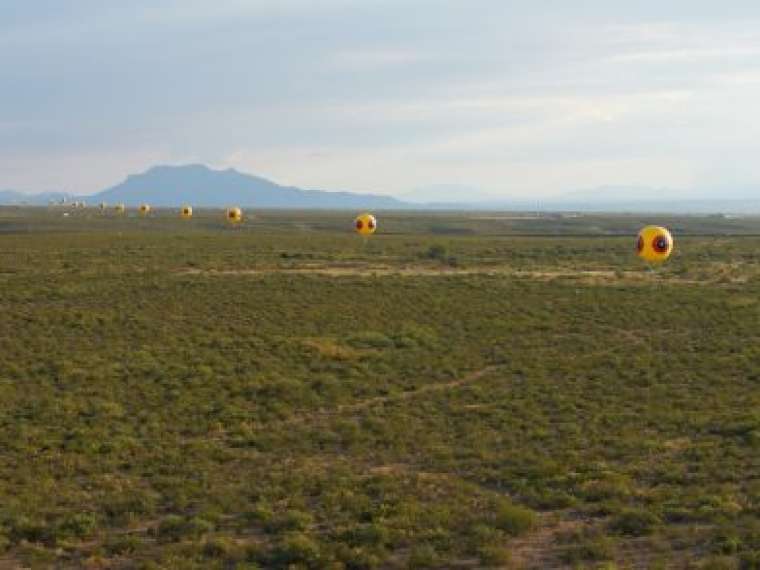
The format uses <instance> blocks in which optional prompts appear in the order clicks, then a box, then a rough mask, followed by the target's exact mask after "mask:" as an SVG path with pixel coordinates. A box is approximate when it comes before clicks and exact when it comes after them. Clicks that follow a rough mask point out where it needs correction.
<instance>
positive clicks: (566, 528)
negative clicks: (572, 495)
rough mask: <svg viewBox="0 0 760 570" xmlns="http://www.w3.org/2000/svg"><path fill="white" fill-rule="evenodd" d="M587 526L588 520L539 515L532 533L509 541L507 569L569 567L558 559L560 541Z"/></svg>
mask: <svg viewBox="0 0 760 570" xmlns="http://www.w3.org/2000/svg"><path fill="white" fill-rule="evenodd" d="M588 524H589V521H585V520H583V519H580V518H570V517H567V516H563V515H562V514H560V513H542V514H540V515H539V518H538V524H537V525H536V528H535V529H534V530H533V531H532V532H530V533H528V534H526V535H524V536H521V537H519V538H516V539H514V540H512V541H510V543H509V545H508V547H509V551H510V554H511V560H510V562H511V567H512V568H515V569H519V570H539V569H553V568H570V566H568V565H566V564H564V563H563V562H562V561H561V560H560V558H559V553H560V547H561V545H560V539H561V537H562V535H564V534H567V533H570V532H572V531H575V530H578V529H580V528H581V527H583V526H586V525H588Z"/></svg>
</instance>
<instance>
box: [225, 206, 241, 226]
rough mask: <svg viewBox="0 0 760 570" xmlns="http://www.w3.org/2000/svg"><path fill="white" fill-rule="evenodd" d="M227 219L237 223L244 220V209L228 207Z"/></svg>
mask: <svg viewBox="0 0 760 570" xmlns="http://www.w3.org/2000/svg"><path fill="white" fill-rule="evenodd" d="M227 221H228V222H230V223H231V224H237V223H239V222H242V221H243V210H241V209H240V208H227Z"/></svg>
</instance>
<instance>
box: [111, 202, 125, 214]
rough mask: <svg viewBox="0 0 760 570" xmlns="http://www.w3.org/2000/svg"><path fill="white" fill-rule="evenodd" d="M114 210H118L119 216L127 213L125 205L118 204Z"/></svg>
mask: <svg viewBox="0 0 760 570" xmlns="http://www.w3.org/2000/svg"><path fill="white" fill-rule="evenodd" d="M114 210H116V213H117V214H123V213H124V212H126V211H127V207H126V206H125V205H124V204H116V206H114Z"/></svg>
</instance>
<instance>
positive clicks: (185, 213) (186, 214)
mask: <svg viewBox="0 0 760 570" xmlns="http://www.w3.org/2000/svg"><path fill="white" fill-rule="evenodd" d="M179 215H180V217H181V218H182V219H183V220H189V219H190V218H192V217H193V208H192V207H191V206H182V210H181V211H180V213H179Z"/></svg>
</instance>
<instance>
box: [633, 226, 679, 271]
mask: <svg viewBox="0 0 760 570" xmlns="http://www.w3.org/2000/svg"><path fill="white" fill-rule="evenodd" d="M636 252H637V253H638V255H639V257H640V258H641V259H643V260H644V261H647V262H648V263H662V262H664V261H665V260H667V259H668V258H669V257H670V254H671V253H673V236H672V235H670V232H669V231H668V230H667V229H666V228H662V227H660V226H647V227H645V228H644V229H643V230H641V231H640V232H639V239H638V241H637V242H636Z"/></svg>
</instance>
